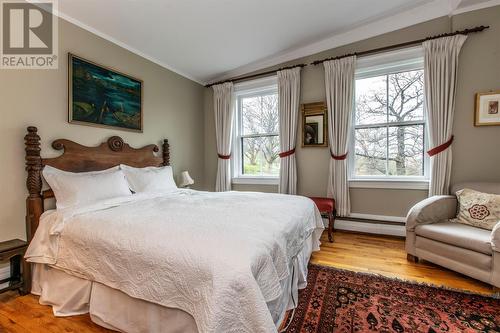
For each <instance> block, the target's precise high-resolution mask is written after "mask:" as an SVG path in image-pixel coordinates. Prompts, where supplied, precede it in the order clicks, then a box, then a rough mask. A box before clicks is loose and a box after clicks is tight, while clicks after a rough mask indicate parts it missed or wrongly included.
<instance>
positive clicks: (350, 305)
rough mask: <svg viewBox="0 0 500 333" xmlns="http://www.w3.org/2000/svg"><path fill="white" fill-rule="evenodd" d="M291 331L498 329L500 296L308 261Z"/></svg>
mask: <svg viewBox="0 0 500 333" xmlns="http://www.w3.org/2000/svg"><path fill="white" fill-rule="evenodd" d="M287 325H288V328H287V330H286V332H287V333H298V332H304V333H315V332H318V333H326V332H328V333H330V332H339V333H347V332H418V333H440V332H463V333H467V332H500V300H499V299H498V298H493V297H485V296H480V295H475V294H469V293H462V292H457V291H452V290H447V289H443V288H438V287H433V286H427V285H423V284H417V283H411V282H404V281H400V280H397V279H391V278H386V277H382V276H378V275H371V274H365V273H356V272H351V271H345V270H339V269H335V268H330V267H324V266H318V265H310V266H309V275H308V285H307V288H306V289H304V290H301V291H300V293H299V304H298V307H297V309H296V310H295V314H294V315H293V316H292V315H291V313H290V312H289V313H288V318H286V319H285V321H284V324H283V327H286V326H287Z"/></svg>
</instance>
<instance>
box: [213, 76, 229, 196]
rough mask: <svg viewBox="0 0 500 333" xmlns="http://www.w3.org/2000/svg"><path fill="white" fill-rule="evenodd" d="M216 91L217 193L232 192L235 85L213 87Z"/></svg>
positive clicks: (227, 83)
mask: <svg viewBox="0 0 500 333" xmlns="http://www.w3.org/2000/svg"><path fill="white" fill-rule="evenodd" d="M212 88H213V90H214V114H215V136H216V141H217V156H218V161H217V180H216V183H215V191H216V192H222V191H230V190H231V143H232V132H233V117H234V106H233V83H232V82H226V83H222V84H218V85H215V86H213V87H212Z"/></svg>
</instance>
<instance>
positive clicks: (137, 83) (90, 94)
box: [68, 53, 143, 132]
mask: <svg viewBox="0 0 500 333" xmlns="http://www.w3.org/2000/svg"><path fill="white" fill-rule="evenodd" d="M68 66H69V69H68V74H69V75H68V81H69V82H68V86H69V87H68V95H69V96H68V120H69V122H70V123H75V124H81V125H89V126H98V127H111V128H117V129H122V130H128V131H134V132H142V130H143V127H142V124H143V115H142V86H143V82H142V81H141V80H139V79H136V78H133V77H131V76H129V75H127V74H123V73H120V72H118V71H116V70H114V69H111V68H109V67H104V66H101V65H98V64H96V63H94V62H91V61H89V60H85V59H83V58H80V57H78V56H75V55H74V54H71V53H69V55H68Z"/></svg>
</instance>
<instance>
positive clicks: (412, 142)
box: [354, 70, 425, 176]
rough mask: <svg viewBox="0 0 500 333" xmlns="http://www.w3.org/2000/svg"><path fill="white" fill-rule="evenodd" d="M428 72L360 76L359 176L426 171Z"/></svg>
mask: <svg viewBox="0 0 500 333" xmlns="http://www.w3.org/2000/svg"><path fill="white" fill-rule="evenodd" d="M423 107H424V72H423V70H414V71H407V72H401V73H394V74H387V75H381V76H376V77H371V78H366V79H358V80H356V108H355V118H354V123H355V124H354V131H355V133H354V136H355V161H354V162H355V170H354V172H355V175H356V176H423V175H424V146H425V143H424V137H425V135H424V131H425V119H424V109H423Z"/></svg>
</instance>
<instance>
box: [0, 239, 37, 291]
mask: <svg viewBox="0 0 500 333" xmlns="http://www.w3.org/2000/svg"><path fill="white" fill-rule="evenodd" d="M27 248H28V243H27V242H25V241H22V240H20V239H13V240H9V241H6V242H0V262H4V261H7V260H10V278H7V279H3V280H0V284H4V283H7V282H8V283H9V285H8V286H7V287H5V288H2V289H0V293H2V292H4V291H8V290H15V289H18V290H19V293H20V294H21V295H26V294H27V293H29V291H30V290H29V289H30V282H31V281H30V276H29V275H30V266H29V263H27V262H26V261H25V260H24V258H23V257H24V253H25V252H26V249H27Z"/></svg>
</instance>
